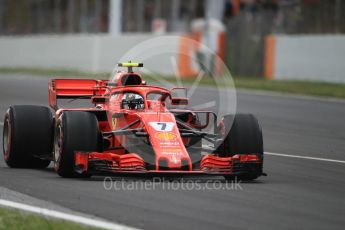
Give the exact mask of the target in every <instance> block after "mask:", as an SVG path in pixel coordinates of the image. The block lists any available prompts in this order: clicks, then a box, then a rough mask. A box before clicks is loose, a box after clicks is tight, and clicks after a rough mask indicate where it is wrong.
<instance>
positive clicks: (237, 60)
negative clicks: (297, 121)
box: [0, 0, 345, 82]
mask: <svg viewBox="0 0 345 230" xmlns="http://www.w3.org/2000/svg"><path fill="white" fill-rule="evenodd" d="M344 12H345V2H344V1H341V0H322V1H321V0H169V1H168V0H0V36H1V37H0V48H1V53H2V54H1V55H0V66H1V67H34V68H55V69H56V68H76V69H78V70H84V71H93V72H100V71H101V72H102V71H103V72H108V71H111V67H112V66H113V65H114V63H116V59H117V58H118V57H121V55H122V54H123V53H125V52H126V50H129V49H130V48H131V47H133V46H134V45H135V44H138V43H140V42H142V41H145V40H147V39H150V38H152V37H155V36H162V35H171V34H173V35H177V36H181V37H188V38H191V39H193V40H197V41H198V42H201V43H203V44H205V45H206V46H207V47H209V48H210V50H211V51H212V52H214V53H215V54H217V55H218V56H219V57H220V59H222V60H223V61H224V62H225V63H226V65H227V66H228V67H229V68H230V70H231V72H232V74H234V75H235V76H256V77H266V79H297V80H298V79H302V80H316V81H329V82H345V77H344V76H343V72H344V65H343V64H341V63H342V62H343V59H344V57H345V38H344V36H343V34H344V32H345V13H344ZM182 43H185V42H183V39H181V40H178V41H176V43H174V42H173V43H172V44H167V45H170V46H176V49H177V50H179V49H181V47H185V46H188V45H186V44H182ZM190 49H191V52H194V54H195V56H196V57H197V58H198V60H202V61H204V62H205V65H208V66H209V67H210V68H211V69H212V70H213V71H215V73H216V74H221V72H222V67H220V66H219V65H220V64H219V63H216V62H217V60H215V59H214V58H213V57H212V56H211V57H210V56H209V55H207V54H206V53H205V51H203V50H202V49H201V48H198V47H192V48H190ZM176 58H177V59H178V61H177V62H178V69H179V74H180V75H181V76H193V75H196V73H197V71H196V70H195V67H193V64H188V63H189V62H190V60H188V58H187V59H186V58H184V57H181V56H177V57H176ZM155 61H157V60H155ZM162 66H164V64H162ZM193 68H194V69H193ZM197 68H198V67H197ZM167 69H169V68H165V70H161V69H159V68H158V69H156V70H155V71H158V72H161V73H164V74H168V75H172V74H173V72H172V71H169V70H168V71H167Z"/></svg>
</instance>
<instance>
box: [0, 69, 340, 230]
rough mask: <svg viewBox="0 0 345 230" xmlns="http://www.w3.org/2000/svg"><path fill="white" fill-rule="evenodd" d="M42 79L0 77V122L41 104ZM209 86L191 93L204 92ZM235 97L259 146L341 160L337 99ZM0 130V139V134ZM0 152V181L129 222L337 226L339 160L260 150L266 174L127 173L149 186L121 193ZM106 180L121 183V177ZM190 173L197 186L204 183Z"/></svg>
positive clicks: (65, 204) (215, 226)
mask: <svg viewBox="0 0 345 230" xmlns="http://www.w3.org/2000/svg"><path fill="white" fill-rule="evenodd" d="M47 84H48V80H47V78H43V77H35V78H31V77H29V78H28V77H24V76H18V75H0V118H1V121H2V119H3V116H4V113H5V111H6V109H7V108H8V106H9V105H12V104H42V105H47ZM213 91H214V90H213V89H203V90H200V91H198V90H197V91H196V93H197V94H198V93H200V97H202V96H204V97H205V95H206V96H207V95H211V94H213V93H214V92H213ZM237 97H238V98H237V100H238V110H239V111H240V112H250V113H253V114H255V115H256V116H257V117H258V119H259V120H260V123H261V125H262V128H263V133H264V142H265V151H267V152H275V153H284V154H292V155H301V156H308V157H319V158H328V159H336V160H342V161H344V160H345V121H344V118H345V103H344V102H337V101H332V100H330V101H327V100H310V99H303V98H294V97H288V96H279V95H271V94H267V95H265V94H261V93H259V94H256V93H248V92H238V94H237ZM1 129H2V127H1ZM0 136H1V140H0V142H1V141H2V132H1V134H0ZM1 145H2V143H1ZM1 151H2V149H1ZM0 155H1V157H0V158H1V159H0V184H1V186H3V187H6V188H8V189H11V190H14V191H18V192H21V193H24V194H27V195H30V196H33V197H35V198H38V199H42V200H46V201H49V202H52V203H55V204H57V205H60V206H63V207H67V208H70V209H72V210H75V211H78V212H83V213H87V214H92V215H95V216H98V217H102V218H105V219H108V220H110V221H114V222H117V223H122V224H125V225H128V226H132V227H138V228H144V229H163V228H164V229H187V228H189V229H344V225H345V218H344V216H345V183H344V182H345V180H344V178H345V164H344V163H337V162H326V161H318V160H311V159H300V158H288V157H281V156H272V155H266V156H265V164H264V171H265V172H266V173H267V174H268V177H261V178H260V179H258V180H257V181H255V182H249V183H241V184H240V187H241V188H239V187H238V188H237V189H212V188H211V189H209V188H206V189H204V190H199V189H197V188H194V189H182V188H180V189H173V188H171V189H167V183H164V184H160V183H154V184H152V181H150V180H149V179H147V178H137V177H127V178H124V179H125V182H123V184H124V186H126V185H131V184H134V183H137V184H139V185H140V184H144V185H145V184H149V183H151V187H150V188H153V187H154V189H150V190H145V189H140V188H139V189H136V190H132V191H129V190H128V189H119V190H115V189H111V190H107V189H105V188H104V183H103V179H104V178H103V177H94V178H91V179H86V180H85V179H63V178H60V177H58V176H57V174H55V172H54V171H53V169H52V168H51V167H50V168H48V169H45V170H30V169H10V168H8V167H7V166H6V165H5V163H4V161H3V159H2V158H3V157H2V154H0ZM112 179H113V180H114V181H116V183H117V185H119V186H121V183H122V182H121V180H122V179H123V178H119V177H114V178H112ZM192 179H193V180H194V181H197V182H198V183H199V182H200V184H201V186H203V187H204V188H205V186H206V184H207V183H208V179H203V178H192ZM215 179H217V178H215ZM180 183H182V184H183V183H184V184H187V183H185V182H180ZM175 184H176V183H175ZM164 186H165V187H164ZM224 186H225V185H224V184H222V188H224Z"/></svg>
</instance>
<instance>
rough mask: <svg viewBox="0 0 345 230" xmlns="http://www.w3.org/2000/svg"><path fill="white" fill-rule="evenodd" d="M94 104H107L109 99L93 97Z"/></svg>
mask: <svg viewBox="0 0 345 230" xmlns="http://www.w3.org/2000/svg"><path fill="white" fill-rule="evenodd" d="M91 101H92V103H93V104H105V103H107V102H108V101H109V98H107V97H102V96H93V97H92V98H91Z"/></svg>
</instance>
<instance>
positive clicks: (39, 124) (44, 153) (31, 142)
mask: <svg viewBox="0 0 345 230" xmlns="http://www.w3.org/2000/svg"><path fill="white" fill-rule="evenodd" d="M52 152H53V116H52V114H51V111H50V110H49V108H47V107H43V106H34V105H17V106H11V107H10V108H9V109H8V110H7V112H6V115H5V119H4V127H3V153H4V160H5V162H6V164H7V165H8V166H9V167H11V168H46V167H47V166H48V165H49V164H50V160H49V159H47V158H49V157H51V154H52Z"/></svg>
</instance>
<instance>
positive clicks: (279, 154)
mask: <svg viewBox="0 0 345 230" xmlns="http://www.w3.org/2000/svg"><path fill="white" fill-rule="evenodd" d="M265 155H272V156H280V157H291V158H301V159H308V160H317V161H328V162H336V163H342V164H345V161H341V160H334V159H327V158H319V157H307V156H298V155H290V154H282V153H271V152H265Z"/></svg>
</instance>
